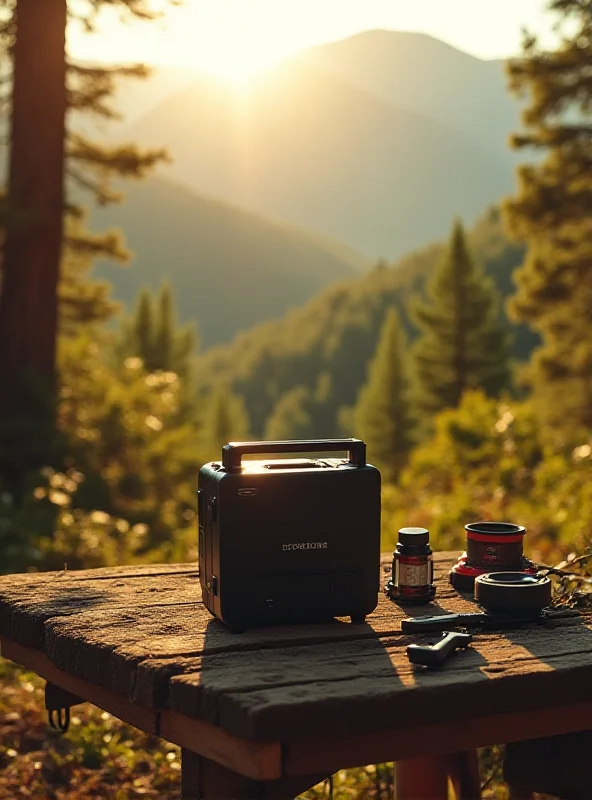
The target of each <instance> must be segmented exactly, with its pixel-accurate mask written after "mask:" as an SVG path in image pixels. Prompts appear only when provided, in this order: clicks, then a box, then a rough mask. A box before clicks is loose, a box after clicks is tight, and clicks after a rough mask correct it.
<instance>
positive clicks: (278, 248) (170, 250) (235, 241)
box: [90, 176, 368, 346]
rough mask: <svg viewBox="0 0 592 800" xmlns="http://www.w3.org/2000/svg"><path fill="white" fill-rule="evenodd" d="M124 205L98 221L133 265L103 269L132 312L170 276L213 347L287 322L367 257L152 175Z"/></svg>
mask: <svg viewBox="0 0 592 800" xmlns="http://www.w3.org/2000/svg"><path fill="white" fill-rule="evenodd" d="M121 188H122V189H123V192H124V198H125V199H124V201H123V203H121V204H120V205H114V206H109V207H107V208H103V209H94V210H93V211H92V213H91V218H90V225H91V227H92V229H93V230H96V231H101V230H105V229H107V228H110V227H116V228H120V229H122V230H123V231H124V233H125V241H126V244H127V246H128V247H129V249H131V250H132V251H133V253H134V258H133V262H132V264H131V266H129V267H124V268H121V267H116V266H110V265H108V264H105V263H101V264H98V265H97V266H96V267H95V270H94V274H95V275H97V276H98V277H101V278H106V279H107V280H109V281H110V282H111V283H112V284H113V287H114V292H113V296H114V297H115V298H116V299H118V300H120V301H122V302H123V303H124V304H125V305H127V306H129V305H130V303H132V302H133V300H134V299H135V297H136V295H137V293H138V291H139V289H140V288H141V287H142V286H144V285H149V286H152V287H154V288H157V287H158V286H159V285H160V283H161V281H162V279H163V278H168V279H170V281H171V283H172V286H173V289H174V293H175V299H176V303H177V308H178V311H179V316H180V319H181V320H183V321H190V320H193V321H195V322H196V323H197V326H198V328H199V332H200V338H201V342H202V344H203V345H205V346H209V345H212V344H216V343H218V342H224V341H227V340H229V339H231V338H232V337H233V336H234V334H236V333H237V332H238V331H240V330H242V329H244V328H249V327H251V326H252V325H254V324H256V323H258V322H261V321H262V320H266V319H270V318H276V317H281V316H282V315H283V314H284V313H285V312H286V311H287V310H288V309H290V308H292V307H294V306H298V305H300V304H301V303H303V302H305V301H306V300H307V299H309V298H310V297H312V296H313V295H314V294H316V293H317V292H318V291H319V290H320V289H322V288H323V287H325V286H327V285H328V284H330V283H332V282H334V281H338V280H341V279H343V278H344V277H350V276H353V275H355V274H359V272H360V271H361V270H364V269H366V268H367V266H368V262H367V261H366V259H365V258H363V257H362V256H360V255H359V254H357V253H355V252H352V251H350V250H348V249H347V248H346V247H344V246H342V245H341V244H338V243H335V242H331V241H328V240H326V239H323V238H322V237H320V236H319V235H317V234H310V233H308V232H307V231H304V230H299V229H297V228H295V227H293V226H289V225H284V224H280V223H276V222H273V221H272V220H269V219H265V218H263V217H260V216H257V215H256V214H253V213H249V212H246V211H243V210H242V209H240V208H236V207H233V206H230V205H228V204H226V203H223V202H221V201H218V200H214V199H212V198H209V197H205V196H203V195H197V194H195V193H194V192H192V191H190V190H189V189H187V188H186V187H183V186H179V185H177V184H175V183H173V182H171V181H170V180H167V179H165V178H162V177H158V176H154V177H151V178H148V179H146V180H144V181H140V182H136V183H127V184H125V185H123V186H122V187H121Z"/></svg>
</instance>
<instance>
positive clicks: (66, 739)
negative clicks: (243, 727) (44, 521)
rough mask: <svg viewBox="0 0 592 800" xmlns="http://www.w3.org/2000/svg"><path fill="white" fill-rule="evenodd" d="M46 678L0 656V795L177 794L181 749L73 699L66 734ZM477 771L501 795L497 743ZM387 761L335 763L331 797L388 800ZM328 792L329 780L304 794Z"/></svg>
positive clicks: (487, 798)
mask: <svg viewBox="0 0 592 800" xmlns="http://www.w3.org/2000/svg"><path fill="white" fill-rule="evenodd" d="M43 687H44V682H43V681H42V680H41V679H40V678H38V677H37V676H36V675H34V674H33V673H31V672H27V671H26V670H24V669H21V668H20V667H18V666H16V665H14V664H12V662H9V661H6V660H3V659H0V800H9V799H10V800H14V799H15V798H19V800H20V799H21V798H23V800H24V798H38V800H41V799H43V800H81V798H100V799H101V800H136V798H138V800H139V799H140V798H141V799H142V800H147V798H159V800H173V799H174V800H178V798H179V797H180V792H181V752H180V748H178V747H176V746H175V745H173V744H170V743H168V742H165V741H163V740H162V739H158V738H156V737H155V736H149V735H147V734H145V733H142V731H139V730H137V729H136V728H133V727H131V726H130V725H126V724H125V723H123V722H120V721H119V720H118V719H116V718H115V717H112V716H111V715H110V714H107V713H106V712H103V711H101V710H100V709H97V708H94V706H91V705H89V704H84V705H80V706H75V707H74V708H73V709H72V711H71V713H72V716H71V722H70V728H69V730H68V732H67V733H66V734H60V733H58V732H57V731H54V730H53V729H52V728H50V727H49V725H48V724H47V715H46V711H45V708H44V697H43ZM481 766H482V771H483V775H485V776H486V777H488V776H489V775H491V774H493V779H492V780H490V781H489V783H488V786H487V788H486V790H485V791H484V793H483V798H484V800H507V792H506V788H505V786H504V785H503V784H502V783H501V778H500V770H499V749H498V748H486V749H485V750H483V751H481ZM393 778H394V770H393V764H392V763H391V764H379V765H373V766H367V767H363V768H359V769H350V770H340V771H339V772H338V773H337V774H336V775H334V776H333V779H332V797H333V799H334V800H349V798H359V799H360V800H370V798H373V799H375V800H394V797H395V794H394V786H393ZM330 796H331V786H330V784H329V782H328V781H327V782H325V783H323V784H319V785H318V786H316V787H314V788H313V789H311V790H310V791H308V792H305V794H303V795H302V800H321V798H328V797H330Z"/></svg>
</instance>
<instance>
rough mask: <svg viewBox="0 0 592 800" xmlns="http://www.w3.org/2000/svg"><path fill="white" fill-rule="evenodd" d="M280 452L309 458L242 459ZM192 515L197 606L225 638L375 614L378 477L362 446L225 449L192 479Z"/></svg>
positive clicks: (329, 443) (295, 443) (240, 445)
mask: <svg viewBox="0 0 592 800" xmlns="http://www.w3.org/2000/svg"><path fill="white" fill-rule="evenodd" d="M335 452H341V453H343V452H347V453H348V457H347V458H323V457H319V454H323V453H335ZM288 453H290V454H294V455H295V454H297V455H298V456H304V455H305V454H306V455H311V456H312V457H310V458H306V457H298V458H291V459H282V458H278V459H271V460H251V459H245V460H243V456H245V455H251V456H253V455H258V456H263V455H268V454H288ZM312 454H314V455H312ZM198 518H199V575H200V582H201V588H202V594H203V602H204V604H205V606H206V608H207V609H208V610H209V611H210V612H211V613H212V614H213V615H214V616H216V617H218V618H219V619H220V620H222V621H223V622H225V623H226V624H227V625H228V626H229V627H230V628H231V629H232V630H233V631H235V632H241V631H244V630H245V629H246V628H247V627H256V626H260V625H266V624H284V623H303V622H320V621H323V620H329V619H332V618H333V617H350V618H351V621H352V622H363V621H364V619H365V617H366V615H367V614H370V613H371V612H372V611H373V610H374V609H375V608H376V605H377V602H378V593H379V590H380V574H379V573H380V472H379V471H378V470H377V469H376V468H375V467H373V466H371V465H370V464H367V463H366V445H365V443H364V442H362V441H361V440H359V439H318V440H306V441H299V440H290V441H284V442H231V443H229V444H227V445H225V446H224V447H223V448H222V461H220V462H210V463H208V464H205V465H204V466H203V467H202V468H201V470H200V472H199V481H198Z"/></svg>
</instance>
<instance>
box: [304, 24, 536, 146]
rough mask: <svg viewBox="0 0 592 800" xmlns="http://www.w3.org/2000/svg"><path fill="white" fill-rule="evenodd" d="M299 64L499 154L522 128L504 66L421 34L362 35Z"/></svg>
mask: <svg viewBox="0 0 592 800" xmlns="http://www.w3.org/2000/svg"><path fill="white" fill-rule="evenodd" d="M301 58H303V59H304V60H305V61H306V62H307V63H310V64H313V65H315V66H317V67H319V68H322V69H324V70H326V71H328V72H331V73H332V74H335V75H337V76H338V77H340V78H341V79H342V80H346V81H348V82H349V83H351V84H352V85H354V86H357V87H358V88H360V89H363V90H365V91H368V92H371V93H372V94H374V95H375V96H376V97H379V98H380V99H382V100H383V101H386V102H389V103H393V102H396V103H397V104H399V105H401V106H402V107H404V108H408V109H410V110H413V111H417V112H419V113H423V114H428V115H429V116H431V117H433V118H434V119H437V120H438V121H439V122H441V123H443V124H445V125H447V126H448V127H450V128H451V129H452V130H456V131H458V132H459V133H462V134H463V135H464V136H467V135H468V136H469V137H471V138H473V139H474V140H476V141H478V142H480V143H481V146H482V147H493V148H495V150H496V151H498V152H499V151H500V149H504V148H505V145H506V140H507V136H508V133H509V132H511V131H513V130H515V129H517V127H518V126H519V124H520V107H519V105H518V103H517V102H516V100H515V99H514V98H513V97H512V96H511V95H510V94H509V92H508V90H507V87H506V78H505V73H504V66H505V62H504V61H500V60H489V61H487V60H482V59H479V58H476V57H474V56H472V55H469V54H468V53H465V52H463V51H461V50H457V49H456V48H454V47H452V46H451V45H449V44H446V43H445V42H442V41H440V40H439V39H435V38H434V37H432V36H429V35H427V34H424V33H409V32H401V31H386V30H372V31H363V32H362V33H359V34H357V35H355V36H350V37H349V38H347V39H341V40H339V41H336V42H330V43H328V44H323V45H319V46H317V47H313V48H311V49H309V50H306V51H305V52H304V53H303V54H302V55H301ZM508 155H510V152H509V151H508Z"/></svg>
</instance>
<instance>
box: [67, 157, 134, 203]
mask: <svg viewBox="0 0 592 800" xmlns="http://www.w3.org/2000/svg"><path fill="white" fill-rule="evenodd" d="M66 174H67V176H68V177H69V178H71V179H72V180H73V181H74V183H76V184H77V185H78V186H79V187H80V188H81V189H85V190H86V191H88V192H90V193H91V194H93V195H94V198H95V201H96V203H97V205H99V206H106V205H108V204H109V203H118V202H119V201H120V200H121V193H120V192H114V191H113V190H111V189H109V187H108V186H106V184H105V182H104V181H101V180H99V179H95V178H92V177H91V176H90V175H85V174H84V173H83V172H81V171H80V170H79V169H77V168H76V167H75V166H74V165H73V164H68V166H67V167H66Z"/></svg>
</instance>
